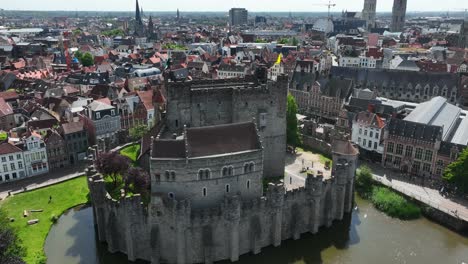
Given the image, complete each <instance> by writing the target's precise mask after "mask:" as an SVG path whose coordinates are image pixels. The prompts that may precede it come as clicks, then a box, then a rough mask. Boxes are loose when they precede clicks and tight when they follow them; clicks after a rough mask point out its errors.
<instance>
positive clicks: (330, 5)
mask: <svg viewBox="0 0 468 264" xmlns="http://www.w3.org/2000/svg"><path fill="white" fill-rule="evenodd" d="M312 5H314V6H326V7H328V19H330V8H332V7H335V6H336V4H333V3H332V2H331V0H328V4H312Z"/></svg>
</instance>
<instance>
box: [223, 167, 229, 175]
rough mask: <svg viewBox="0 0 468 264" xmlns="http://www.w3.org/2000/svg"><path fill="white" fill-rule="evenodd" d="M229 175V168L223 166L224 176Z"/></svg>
mask: <svg viewBox="0 0 468 264" xmlns="http://www.w3.org/2000/svg"><path fill="white" fill-rule="evenodd" d="M227 175H228V168H227V167H223V176H227Z"/></svg>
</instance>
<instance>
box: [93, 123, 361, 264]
mask: <svg viewBox="0 0 468 264" xmlns="http://www.w3.org/2000/svg"><path fill="white" fill-rule="evenodd" d="M234 126H237V125H234ZM240 126H242V127H243V129H246V130H250V131H252V129H253V127H254V124H253V123H250V124H240ZM209 129H215V130H219V129H220V130H221V131H222V130H225V129H226V127H221V128H217V127H214V128H213V127H212V128H209ZM231 129H232V127H231ZM192 132H193V131H192ZM219 132H220V131H219ZM189 133H190V132H189ZM195 133H196V132H195ZM251 136H252V137H256V136H257V135H251ZM188 137H190V135H189V136H188ZM193 139H194V138H192V140H193ZM250 139H252V138H250ZM227 140H229V138H227ZM258 143H260V142H259V141H256V142H255V140H254V142H252V144H251V145H243V146H244V148H245V147H247V148H252V149H253V150H251V151H245V150H244V151H239V152H237V153H236V154H234V156H237V157H233V158H234V159H235V160H237V161H238V163H239V164H244V162H243V161H244V160H257V159H259V158H260V156H261V154H263V149H262V148H259V147H261V146H259V145H258ZM195 151H199V149H198V150H195ZM198 153H199V152H198ZM218 155H219V156H222V154H218ZM224 156H225V157H224V158H226V159H227V158H229V156H230V154H226V153H225V154H224ZM357 156H358V152H357V150H356V149H355V148H354V146H352V145H351V144H350V143H349V142H345V141H335V142H334V146H333V168H332V177H331V178H329V179H324V178H323V177H322V176H317V175H313V174H309V175H308V177H307V179H306V183H305V187H303V188H300V189H295V190H293V191H287V192H285V189H284V186H283V184H272V183H271V184H270V185H269V186H268V190H267V191H266V192H265V195H262V192H261V191H260V187H259V186H261V184H262V183H261V177H260V176H259V175H261V174H262V172H261V168H262V166H261V164H257V165H256V166H254V168H255V169H253V171H250V163H246V165H247V166H245V168H247V171H243V170H237V171H238V172H235V171H236V169H234V171H233V172H232V174H231V175H229V168H228V172H227V175H223V169H221V170H220V171H219V172H215V170H212V171H211V175H212V177H213V178H216V179H206V180H205V179H203V178H202V179H200V180H198V181H209V182H210V183H208V184H210V185H209V186H210V188H211V189H209V192H207V195H208V196H209V197H211V196H212V199H213V201H212V203H211V204H206V205H205V204H204V201H203V199H204V197H203V195H204V193H203V191H201V190H199V191H200V192H199V195H198V196H196V195H195V196H194V198H193V202H192V199H191V198H188V199H180V200H179V199H178V194H177V193H175V194H174V195H175V196H170V195H167V194H166V192H164V191H163V192H160V191H161V190H160V189H159V188H158V185H160V182H159V180H158V179H156V177H157V176H156V175H154V174H153V175H151V182H152V183H151V185H152V188H151V202H150V203H149V205H147V206H146V205H143V204H142V200H141V197H140V196H138V195H136V196H133V197H126V198H121V199H120V200H118V201H117V200H113V199H112V198H111V197H110V196H109V194H108V193H107V191H106V188H105V182H104V180H103V178H102V176H101V175H100V174H98V173H97V172H96V171H95V170H94V169H93V168H92V167H90V168H89V169H88V177H89V182H88V185H89V189H90V192H91V198H92V201H93V210H94V216H95V217H94V219H95V224H96V226H97V233H98V237H99V241H102V242H107V245H108V250H109V251H110V252H123V253H125V254H127V256H128V259H129V260H131V261H133V260H136V259H143V260H147V261H151V263H203V262H205V263H213V262H214V261H219V260H226V259H227V260H231V261H237V260H238V259H239V256H240V255H242V254H247V253H249V252H252V253H254V254H258V253H259V252H260V251H261V249H262V248H264V247H267V246H270V245H273V246H280V245H281V241H283V240H286V239H299V238H300V236H301V234H303V233H307V232H310V233H316V232H318V229H319V227H320V226H327V227H329V226H331V225H332V222H333V221H334V220H341V219H343V215H344V214H345V213H349V212H351V210H352V203H353V194H354V192H353V186H354V176H355V170H356V163H357ZM260 159H261V158H260ZM206 161H207V162H208V159H207V160H206ZM168 162H171V161H170V160H168ZM191 162H192V161H188V163H191ZM201 162H203V161H201ZM214 163H220V160H218V158H216V160H215V161H214ZM174 166H175V167H178V168H179V169H182V168H184V167H185V166H191V165H190V164H187V165H184V164H183V163H179V164H174ZM163 169H164V168H163ZM196 174H197V175H198V173H196ZM214 174H216V175H214ZM188 175H190V173H187V176H188ZM202 175H203V176H204V175H205V171H202V174H200V176H202ZM171 177H172V176H171V172H169V178H170V179H171ZM176 177H177V175H176ZM248 177H250V178H249V179H250V180H251V182H250V187H249V185H247V178H248ZM176 180H177V178H176ZM211 181H213V182H211ZM189 182H191V181H190V180H188V181H187V182H185V183H189ZM226 182H230V183H231V184H232V185H233V187H232V188H233V189H232V191H229V192H226V189H225V186H226ZM236 182H237V183H238V184H237V186H236V187H234V185H236ZM179 185H180V186H183V185H184V183H181V182H180V183H179ZM166 188H167V186H166ZM189 188H191V186H187V189H189ZM236 188H237V189H236ZM249 188H252V191H249V190H248V189H249ZM215 189H216V190H215ZM166 191H167V190H166ZM187 191H190V190H187ZM212 193H213V195H212ZM221 193H222V195H220V194H221Z"/></svg>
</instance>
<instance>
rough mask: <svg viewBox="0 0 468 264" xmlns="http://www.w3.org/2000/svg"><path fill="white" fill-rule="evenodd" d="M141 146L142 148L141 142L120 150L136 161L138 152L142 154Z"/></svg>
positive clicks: (122, 153)
mask: <svg viewBox="0 0 468 264" xmlns="http://www.w3.org/2000/svg"><path fill="white" fill-rule="evenodd" d="M140 148H141V146H140V144H135V145H131V146H128V147H126V148H123V149H122V150H121V151H120V154H121V155H123V156H126V157H128V158H129V159H131V160H132V161H133V162H136V160H137V159H138V154H140Z"/></svg>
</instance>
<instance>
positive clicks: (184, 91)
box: [166, 75, 288, 177]
mask: <svg viewBox="0 0 468 264" xmlns="http://www.w3.org/2000/svg"><path fill="white" fill-rule="evenodd" d="M166 88H167V115H166V118H167V122H166V126H167V129H168V131H169V132H171V133H177V134H181V133H182V132H183V130H184V126H185V127H203V126H213V125H222V124H233V123H240V122H251V121H252V120H255V123H256V125H257V128H258V131H259V136H260V140H261V141H262V143H263V146H264V149H265V151H264V160H263V175H264V176H266V177H271V176H282V175H283V174H284V165H285V164H284V159H285V150H286V98H287V93H288V77H287V76H285V75H283V76H279V77H278V80H277V81H276V82H273V81H268V82H265V83H261V82H258V80H252V81H249V80H244V79H242V80H240V79H239V80H209V81H206V80H203V81H191V82H168V83H167V87H166Z"/></svg>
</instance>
